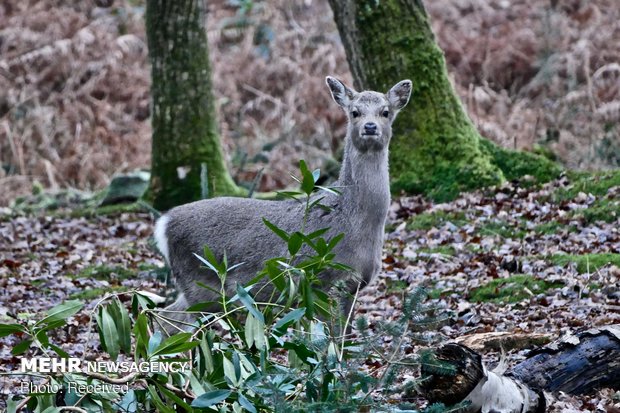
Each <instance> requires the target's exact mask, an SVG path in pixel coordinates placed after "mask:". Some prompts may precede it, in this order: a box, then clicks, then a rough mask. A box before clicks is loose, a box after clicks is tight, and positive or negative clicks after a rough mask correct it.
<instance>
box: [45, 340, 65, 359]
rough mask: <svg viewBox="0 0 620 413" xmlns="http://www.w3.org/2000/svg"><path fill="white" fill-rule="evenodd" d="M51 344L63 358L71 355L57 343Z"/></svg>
mask: <svg viewBox="0 0 620 413" xmlns="http://www.w3.org/2000/svg"><path fill="white" fill-rule="evenodd" d="M49 346H50V348H51V349H52V350H54V351H55V352H56V354H58V355H59V356H60V357H62V358H63V359H66V358H68V357H69V353H67V352H66V351H64V350H63V349H62V348H60V347H58V346H57V345H55V344H52V343H50V344H49Z"/></svg>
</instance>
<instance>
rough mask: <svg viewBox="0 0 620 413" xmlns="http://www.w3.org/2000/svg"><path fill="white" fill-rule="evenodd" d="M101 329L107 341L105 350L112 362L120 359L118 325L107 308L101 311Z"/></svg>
mask: <svg viewBox="0 0 620 413" xmlns="http://www.w3.org/2000/svg"><path fill="white" fill-rule="evenodd" d="M99 328H100V329H101V331H102V332H103V339H104V341H105V348H106V351H107V352H108V354H109V355H110V358H111V359H112V360H116V358H117V357H118V352H119V350H120V347H119V340H118V331H117V330H116V324H115V323H114V319H113V318H112V316H111V315H110V313H109V312H108V309H107V308H102V309H101V325H99Z"/></svg>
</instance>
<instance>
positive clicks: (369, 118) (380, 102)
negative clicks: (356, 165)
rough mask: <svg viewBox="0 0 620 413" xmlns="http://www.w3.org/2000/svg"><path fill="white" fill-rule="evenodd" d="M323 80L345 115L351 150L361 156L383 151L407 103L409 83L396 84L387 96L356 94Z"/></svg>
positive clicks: (370, 92)
mask: <svg viewBox="0 0 620 413" xmlns="http://www.w3.org/2000/svg"><path fill="white" fill-rule="evenodd" d="M325 81H326V83H327V86H328V87H329V89H330V91H331V94H332V97H333V98H334V101H335V102H336V103H337V104H338V105H340V107H342V108H343V109H344V111H345V113H346V114H347V118H348V120H349V122H348V129H347V135H348V136H349V137H350V139H351V141H352V143H353V145H354V147H355V148H356V149H357V150H358V151H360V152H362V153H365V152H368V151H375V152H376V151H382V150H384V149H386V148H387V147H388V144H389V143H390V139H391V138H392V122H394V119H395V118H396V114H397V113H398V111H399V110H401V109H402V108H404V107H405V105H406V104H407V102H409V96H411V81H410V80H402V81H400V82H398V83H397V84H396V85H394V86H393V87H392V88H391V89H390V90H389V91H388V92H387V93H386V94H383V93H379V92H372V91H364V92H356V91H355V90H353V89H351V88H349V87H347V86H346V85H345V84H344V83H343V82H341V81H340V80H338V79H336V78H334V77H331V76H327V77H326V78H325Z"/></svg>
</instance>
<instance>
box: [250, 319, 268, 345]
mask: <svg viewBox="0 0 620 413" xmlns="http://www.w3.org/2000/svg"><path fill="white" fill-rule="evenodd" d="M252 334H253V335H254V345H255V346H256V348H257V349H259V350H262V349H264V348H265V347H266V346H267V337H266V336H265V324H264V323H262V322H261V321H260V320H256V322H255V323H254V325H253V330H252Z"/></svg>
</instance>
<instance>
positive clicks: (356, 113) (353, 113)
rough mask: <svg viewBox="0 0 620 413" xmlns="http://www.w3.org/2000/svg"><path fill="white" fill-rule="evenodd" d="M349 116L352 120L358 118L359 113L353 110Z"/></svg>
mask: <svg viewBox="0 0 620 413" xmlns="http://www.w3.org/2000/svg"><path fill="white" fill-rule="evenodd" d="M351 116H353V117H354V118H359V117H360V113H359V112H358V111H357V110H355V109H353V110H352V111H351Z"/></svg>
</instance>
